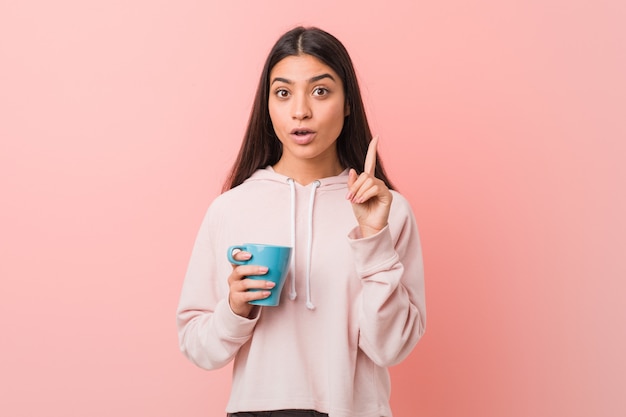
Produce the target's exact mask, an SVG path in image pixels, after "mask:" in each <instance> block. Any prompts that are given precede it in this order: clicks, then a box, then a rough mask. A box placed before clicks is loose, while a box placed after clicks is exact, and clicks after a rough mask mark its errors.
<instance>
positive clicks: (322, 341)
mask: <svg viewBox="0 0 626 417" xmlns="http://www.w3.org/2000/svg"><path fill="white" fill-rule="evenodd" d="M347 181H348V175H347V171H346V172H343V173H342V174H340V175H338V176H336V177H331V178H324V179H320V180H319V181H315V182H313V183H311V184H309V185H307V186H302V185H300V184H297V183H295V182H293V181H292V180H291V179H289V178H287V177H285V176H282V175H280V174H277V173H276V172H274V171H273V170H272V169H271V168H270V167H268V168H266V169H263V170H258V171H256V172H255V173H254V175H252V177H250V178H249V179H248V180H247V181H246V182H244V183H243V184H241V185H240V186H238V187H236V188H234V189H232V190H230V191H228V192H226V193H224V194H222V195H220V196H219V197H218V198H216V199H215V201H214V202H213V204H212V205H211V207H210V208H209V210H208V211H207V214H206V216H205V218H204V220H203V222H202V225H201V227H200V231H199V232H198V237H197V239H196V243H195V246H194V248H193V252H192V255H191V260H190V262H189V267H188V270H187V275H186V277H185V282H184V285H183V288H182V294H181V297H180V304H179V307H178V315H177V318H178V321H177V323H178V330H179V340H180V348H181V350H182V352H183V353H184V354H185V355H186V356H187V357H188V358H189V359H190V360H191V361H192V362H193V363H195V364H196V365H198V366H200V367H202V368H205V369H216V368H219V367H222V366H225V365H226V364H228V363H229V362H230V361H231V360H233V358H234V360H235V362H234V369H233V382H232V389H231V396H230V400H229V402H228V406H227V409H226V411H227V412H237V411H264V410H277V409H315V410H317V411H320V412H325V413H328V414H329V416H330V417H389V416H391V410H390V408H389V395H390V382H389V375H388V372H387V367H388V366H390V365H394V364H397V363H399V362H400V361H402V360H403V359H404V358H405V357H406V356H407V355H408V354H409V353H410V352H411V350H412V349H413V347H414V346H415V344H416V343H417V342H418V340H419V339H420V337H421V336H422V334H423V333H424V329H425V324H426V311H425V304H424V276H423V265H422V254H421V246H420V240H419V235H418V230H417V226H416V224H415V220H414V217H413V214H412V211H411V208H410V206H409V204H408V202H407V201H406V199H405V198H404V197H402V196H401V195H400V194H398V193H397V192H393V203H392V207H391V213H390V217H389V225H388V226H387V227H386V228H385V229H383V230H381V231H380V232H379V233H378V234H376V235H374V236H370V237H368V238H362V237H361V236H360V233H359V229H358V226H357V223H356V220H355V218H354V214H353V212H352V207H351V205H350V203H349V202H348V201H347V200H346V199H345V195H346V193H347ZM242 243H269V244H276V245H285V246H293V247H294V255H295V256H293V259H294V263H293V264H292V269H291V271H290V273H289V277H288V282H287V284H285V288H284V289H283V293H282V295H281V301H280V305H279V306H278V307H262V308H261V311H260V313H259V315H258V316H257V317H256V318H254V319H247V318H243V317H240V316H237V315H235V314H234V313H233V312H232V311H231V309H230V306H229V304H228V283H227V278H228V276H229V275H230V273H231V271H232V267H231V265H230V263H229V262H228V260H227V259H226V250H227V248H228V246H230V245H234V244H242Z"/></svg>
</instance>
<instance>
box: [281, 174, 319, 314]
mask: <svg viewBox="0 0 626 417" xmlns="http://www.w3.org/2000/svg"><path fill="white" fill-rule="evenodd" d="M287 182H288V183H289V188H290V189H291V246H292V251H293V253H292V256H291V268H292V269H291V270H292V274H291V290H290V292H289V299H291V300H295V299H296V296H297V294H296V274H295V258H296V254H295V251H296V185H295V181H294V180H293V179H292V178H288V179H287ZM321 185H322V183H321V182H320V181H314V182H313V187H311V196H310V199H309V213H308V214H309V219H308V220H309V221H308V233H307V234H308V236H307V257H306V307H307V308H308V309H309V310H314V309H315V305H314V304H313V302H312V301H311V257H312V252H313V208H314V206H315V195H316V192H317V189H318V188H319V187H320V186H321Z"/></svg>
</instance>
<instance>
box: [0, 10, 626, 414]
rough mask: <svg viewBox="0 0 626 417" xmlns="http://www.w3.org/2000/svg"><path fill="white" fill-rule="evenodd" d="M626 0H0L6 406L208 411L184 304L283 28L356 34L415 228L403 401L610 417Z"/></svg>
mask: <svg viewBox="0 0 626 417" xmlns="http://www.w3.org/2000/svg"><path fill="white" fill-rule="evenodd" d="M420 3H421V4H420ZM624 4H625V3H624V2H623V1H619V0H613V1H610V0H606V1H602V0H600V1H593V2H592V1H565V0H561V1H559V0H548V1H532V0H531V1H522V0H518V1H501V0H485V1H478V2H466V1H461V0H447V1H438V2H413V1H398V2H367V3H364V2H363V1H344V2H336V1H318V2H314V3H307V4H304V3H302V4H300V3H297V2H296V3H294V2H293V1H258V2H254V1H250V2H244V1H233V2H226V1H219V2H217V1H212V2H206V1H205V2H200V1H187V0H177V1H166V0H160V1H147V0H135V1H103V0H91V1H79V0H74V1H71V0H59V1H54V2H48V1H36V0H21V1H19V2H18V1H3V2H2V3H0V61H1V62H0V139H1V141H0V191H1V194H0V195H1V197H0V198H1V199H2V205H1V209H0V210H1V211H0V236H1V238H0V257H1V258H0V278H1V280H0V329H1V332H2V336H1V337H0V339H1V340H2V341H1V342H0V349H2V350H1V352H2V354H1V355H0V415H3V416H12V417H19V416H29V417H30V416H35V415H37V416H51V417H52V416H53V417H61V416H63V417H68V416H70V417H71V416H91V417H100V416H102V417H104V416H111V415H117V416H154V417H157V416H172V415H180V416H182V415H184V416H198V417H200V416H220V415H223V413H222V410H223V409H224V406H225V402H226V395H227V391H228V381H229V370H228V369H224V370H221V371H218V372H213V373H207V372H204V371H201V370H198V369H196V368H194V367H193V366H192V365H191V364H190V363H189V362H187V361H186V360H185V359H184V358H183V357H182V355H181V354H180V353H179V352H178V347H177V339H176V329H175V321H174V312H175V308H176V303H177V299H178V293H179V289H180V285H181V282H182V278H183V274H184V271H185V268H186V263H187V259H188V256H189V252H190V249H191V245H192V243H193V239H194V236H195V233H196V230H197V227H198V225H199V222H200V219H201V216H202V214H203V212H204V210H205V209H206V207H207V206H208V204H209V203H210V201H211V200H212V199H213V198H214V197H215V196H216V194H217V193H218V191H219V188H220V185H221V182H222V180H223V178H224V174H225V171H226V169H227V167H228V166H229V165H230V163H231V161H232V158H233V156H234V154H235V152H236V150H237V147H238V144H239V141H240V137H241V136H242V132H243V128H244V123H245V122H246V119H247V116H248V110H249V107H250V104H251V100H252V96H253V93H254V88H255V85H256V81H257V77H258V74H259V72H260V68H261V65H262V61H263V59H264V57H265V55H266V53H267V52H268V49H269V47H270V45H271V44H272V42H273V41H274V40H275V39H276V37H277V36H278V35H279V34H280V33H282V32H283V31H285V30H286V29H289V28H291V27H292V26H293V25H295V24H297V23H304V24H315V25H319V26H321V27H323V28H325V29H327V30H329V31H331V32H333V33H335V34H336V35H337V36H338V37H339V38H340V39H342V40H343V41H344V43H345V44H346V46H347V47H348V49H349V50H350V51H351V53H352V55H353V58H354V61H355V64H356V66H357V69H358V72H359V76H360V77H361V80H362V83H363V87H364V93H365V98H366V100H367V106H368V109H369V113H370V116H371V120H372V122H373V125H374V127H375V129H376V131H377V132H378V133H380V135H381V140H382V143H381V153H382V156H383V157H384V158H385V160H386V163H387V166H388V169H389V171H390V174H391V175H392V177H393V178H394V179H395V181H396V183H397V185H398V186H399V188H400V189H401V191H403V192H404V193H405V194H406V195H407V197H409V199H410V201H411V202H412V204H413V207H414V209H415V212H416V216H417V218H418V221H419V224H420V227H421V233H422V238H423V244H424V256H425V262H426V272H427V297H428V298H427V301H428V311H429V318H428V330H427V335H426V336H425V338H424V339H423V341H422V342H421V343H420V344H419V345H418V347H417V348H416V350H415V351H414V353H413V354H412V355H411V356H410V358H409V359H408V360H407V361H406V362H405V363H404V364H402V365H400V366H398V367H396V368H394V369H393V370H392V373H393V387H394V388H393V398H392V401H393V405H394V408H395V410H396V415H397V416H399V417H413V416H419V415H423V416H437V417H448V416H450V417H452V416H455V417H456V416H477V417H478V416H480V417H491V416H493V417H496V416H497V417H501V416H508V417H518V416H519V417H522V416H617V415H625V414H626V400H625V399H624V398H626V397H625V396H624V386H626V377H625V375H626V361H625V360H624V359H623V352H625V351H626V342H625V331H624V329H625V324H624V323H625V322H626V320H625V319H626V313H625V309H624V308H623V307H622V306H623V304H624V303H623V300H622V299H623V293H624V291H625V290H626V284H625V283H624V278H626V243H625V242H626V240H625V238H624V236H625V234H626V220H625V219H624V213H626V197H625V192H624V188H625V184H626V169H625V167H624V165H625V164H624V160H625V159H626V158H625V157H626V122H625V114H626V82H625V79H626V77H625V76H624V74H626V36H625V33H626V32H625V31H624V29H623V22H624V21H626V10H625V6H624Z"/></svg>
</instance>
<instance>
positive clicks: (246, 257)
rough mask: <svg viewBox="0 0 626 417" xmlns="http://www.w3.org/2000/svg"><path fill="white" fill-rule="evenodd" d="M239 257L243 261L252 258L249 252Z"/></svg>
mask: <svg viewBox="0 0 626 417" xmlns="http://www.w3.org/2000/svg"><path fill="white" fill-rule="evenodd" d="M239 257H240V258H243V259H250V258H251V257H252V254H251V253H250V252H241V255H239Z"/></svg>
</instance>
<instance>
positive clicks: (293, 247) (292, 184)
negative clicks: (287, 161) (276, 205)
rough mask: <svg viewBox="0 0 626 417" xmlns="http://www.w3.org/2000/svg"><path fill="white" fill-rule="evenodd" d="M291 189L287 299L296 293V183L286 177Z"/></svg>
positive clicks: (291, 298) (295, 295)
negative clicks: (288, 287) (289, 269)
mask: <svg viewBox="0 0 626 417" xmlns="http://www.w3.org/2000/svg"><path fill="white" fill-rule="evenodd" d="M287 182H288V183H289V188H290V189H291V290H290V291H289V299H290V300H295V299H296V297H297V295H298V294H296V183H295V181H294V180H293V179H292V178H287Z"/></svg>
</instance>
